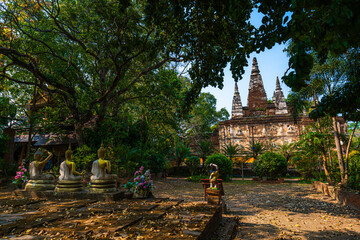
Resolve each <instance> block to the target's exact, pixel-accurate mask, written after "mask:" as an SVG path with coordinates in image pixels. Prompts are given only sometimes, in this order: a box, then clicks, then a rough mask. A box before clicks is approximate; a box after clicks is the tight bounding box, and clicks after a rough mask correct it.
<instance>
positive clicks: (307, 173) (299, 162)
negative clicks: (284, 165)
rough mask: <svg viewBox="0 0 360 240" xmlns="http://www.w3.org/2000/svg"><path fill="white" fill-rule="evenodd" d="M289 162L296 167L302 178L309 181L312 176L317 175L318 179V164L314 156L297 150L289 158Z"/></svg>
mask: <svg viewBox="0 0 360 240" xmlns="http://www.w3.org/2000/svg"><path fill="white" fill-rule="evenodd" d="M291 164H293V165H294V166H295V167H296V171H297V172H298V173H300V175H301V178H302V179H303V180H305V181H309V180H311V179H313V178H314V177H318V178H319V179H318V180H320V177H321V176H316V175H317V172H318V171H317V167H318V165H319V164H318V159H316V158H315V157H307V156H306V155H305V154H302V153H301V152H299V153H296V154H295V156H294V157H293V158H292V159H291Z"/></svg>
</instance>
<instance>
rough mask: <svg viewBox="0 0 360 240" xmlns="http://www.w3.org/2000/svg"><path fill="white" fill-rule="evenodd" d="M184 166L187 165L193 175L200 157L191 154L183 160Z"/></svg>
mask: <svg viewBox="0 0 360 240" xmlns="http://www.w3.org/2000/svg"><path fill="white" fill-rule="evenodd" d="M185 164H186V166H188V168H189V170H190V174H191V176H192V175H194V172H195V170H196V169H197V167H198V166H199V165H200V158H199V157H197V156H191V157H189V158H187V159H186V160H185Z"/></svg>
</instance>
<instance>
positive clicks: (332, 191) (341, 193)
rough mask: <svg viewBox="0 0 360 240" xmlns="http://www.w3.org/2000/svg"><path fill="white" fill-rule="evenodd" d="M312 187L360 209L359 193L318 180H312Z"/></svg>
mask: <svg viewBox="0 0 360 240" xmlns="http://www.w3.org/2000/svg"><path fill="white" fill-rule="evenodd" d="M314 187H315V189H316V190H317V191H318V192H322V193H324V194H326V195H328V196H329V197H332V198H333V199H336V200H337V201H339V202H340V203H342V204H345V205H347V206H349V207H351V208H354V209H356V210H358V211H360V194H359V193H354V192H349V191H346V190H344V189H340V188H336V187H334V186H329V184H327V183H323V182H319V181H314Z"/></svg>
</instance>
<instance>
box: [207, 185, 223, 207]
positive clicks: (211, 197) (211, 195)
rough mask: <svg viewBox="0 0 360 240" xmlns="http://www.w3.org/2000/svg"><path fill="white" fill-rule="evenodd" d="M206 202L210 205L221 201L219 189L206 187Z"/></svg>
mask: <svg viewBox="0 0 360 240" xmlns="http://www.w3.org/2000/svg"><path fill="white" fill-rule="evenodd" d="M206 194H207V202H208V204H211V205H219V204H220V203H221V191H220V190H218V189H210V188H207V189H206Z"/></svg>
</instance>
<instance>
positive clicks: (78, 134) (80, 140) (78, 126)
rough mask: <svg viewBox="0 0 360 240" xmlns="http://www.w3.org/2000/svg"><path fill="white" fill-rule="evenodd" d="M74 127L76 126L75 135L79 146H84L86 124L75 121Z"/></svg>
mask: <svg viewBox="0 0 360 240" xmlns="http://www.w3.org/2000/svg"><path fill="white" fill-rule="evenodd" d="M74 127H75V137H76V140H77V142H78V144H79V146H82V145H84V144H85V142H84V136H83V129H84V126H83V125H82V124H80V123H75V124H74Z"/></svg>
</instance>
